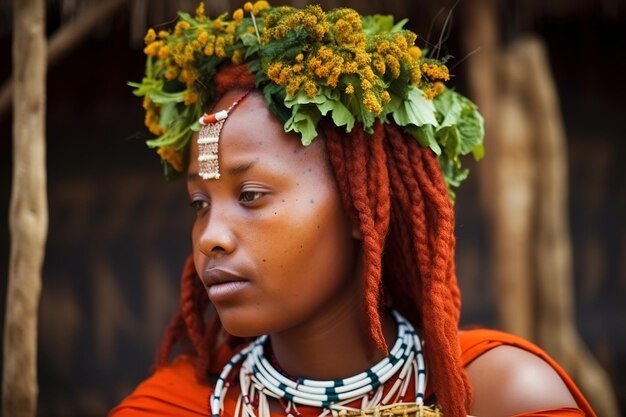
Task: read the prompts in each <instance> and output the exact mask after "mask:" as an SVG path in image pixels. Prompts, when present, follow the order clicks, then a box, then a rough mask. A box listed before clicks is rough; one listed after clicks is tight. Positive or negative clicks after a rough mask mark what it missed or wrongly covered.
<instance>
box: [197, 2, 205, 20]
mask: <svg viewBox="0 0 626 417" xmlns="http://www.w3.org/2000/svg"><path fill="white" fill-rule="evenodd" d="M204 12H205V10H204V3H203V2H201V3H200V4H198V7H196V20H197V21H199V22H203V21H205V20H206V16H205V14H204Z"/></svg>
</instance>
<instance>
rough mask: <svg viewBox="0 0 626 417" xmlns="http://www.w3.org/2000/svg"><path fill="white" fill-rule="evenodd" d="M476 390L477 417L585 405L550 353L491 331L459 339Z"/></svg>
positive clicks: (504, 334)
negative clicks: (478, 416) (578, 402)
mask: <svg viewBox="0 0 626 417" xmlns="http://www.w3.org/2000/svg"><path fill="white" fill-rule="evenodd" d="M460 342H461V349H462V352H463V355H462V356H463V358H462V360H463V362H464V364H465V366H466V370H467V373H468V376H469V378H470V382H471V385H472V388H473V394H474V406H473V410H472V411H473V414H475V415H480V416H512V415H518V414H521V413H524V412H529V411H535V410H567V409H570V410H571V409H577V408H579V405H578V404H577V398H575V396H580V399H581V401H582V402H585V404H586V401H585V400H584V398H582V395H580V393H579V392H578V390H577V388H576V387H575V386H574V385H573V382H571V379H569V377H568V376H567V374H566V373H565V372H564V371H563V370H562V369H561V368H560V367H559V366H558V364H556V362H554V360H553V359H552V358H550V357H549V356H548V355H547V354H546V353H545V352H543V351H542V350H541V349H539V348H538V347H537V346H535V345H533V344H532V343H530V342H528V341H526V340H524V339H521V338H519V337H516V336H513V335H509V334H506V333H502V332H497V331H490V330H473V331H469V332H464V333H462V334H461V336H460Z"/></svg>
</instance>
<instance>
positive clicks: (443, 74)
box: [422, 64, 450, 81]
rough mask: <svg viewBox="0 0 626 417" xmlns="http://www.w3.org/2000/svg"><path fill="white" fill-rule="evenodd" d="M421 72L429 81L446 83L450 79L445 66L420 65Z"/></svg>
mask: <svg viewBox="0 0 626 417" xmlns="http://www.w3.org/2000/svg"><path fill="white" fill-rule="evenodd" d="M422 72H423V73H424V74H426V76H427V77H428V78H430V79H431V80H443V81H448V80H449V79H450V73H449V72H448V67H446V66H445V65H437V64H422Z"/></svg>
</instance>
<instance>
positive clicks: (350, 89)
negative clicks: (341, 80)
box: [345, 84, 354, 95]
mask: <svg viewBox="0 0 626 417" xmlns="http://www.w3.org/2000/svg"><path fill="white" fill-rule="evenodd" d="M345 92H346V94H348V95H350V94H354V86H353V85H352V84H348V85H347V86H346V89H345Z"/></svg>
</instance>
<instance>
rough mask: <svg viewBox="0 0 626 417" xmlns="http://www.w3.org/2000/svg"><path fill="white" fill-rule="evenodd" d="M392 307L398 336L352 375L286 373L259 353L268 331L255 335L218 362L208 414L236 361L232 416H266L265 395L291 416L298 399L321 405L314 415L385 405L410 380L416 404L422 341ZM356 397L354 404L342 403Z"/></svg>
mask: <svg viewBox="0 0 626 417" xmlns="http://www.w3.org/2000/svg"><path fill="white" fill-rule="evenodd" d="M392 313H393V315H394V317H395V319H396V322H397V325H398V336H397V339H396V341H395V343H394V345H393V347H392V349H391V351H390V352H389V355H388V356H387V357H385V358H383V359H382V360H381V361H380V362H378V363H377V364H375V365H374V366H373V367H371V368H369V369H368V370H366V371H364V372H361V373H360V374H358V375H355V376H352V377H348V378H344V379H338V380H333V381H319V380H312V379H307V378H298V379H296V380H294V379H290V378H288V377H286V376H285V375H283V374H282V373H281V372H280V371H278V370H277V369H276V368H275V367H274V366H273V365H272V364H271V363H270V361H269V360H268V359H267V358H266V357H265V355H264V345H265V343H266V341H267V338H268V336H267V335H263V336H260V337H258V338H257V339H256V340H254V341H253V342H252V343H251V344H250V345H248V346H247V347H246V348H244V349H243V350H241V351H240V352H238V353H236V354H235V355H234V356H233V357H232V358H231V359H230V361H229V362H228V363H227V364H226V366H224V369H223V370H222V372H221V374H220V376H219V378H218V379H217V382H216V384H215V389H214V390H213V394H212V395H211V397H210V399H209V404H210V408H211V414H212V417H220V414H221V411H222V410H223V408H224V397H225V396H226V392H227V390H228V388H229V385H230V384H229V383H228V382H227V381H228V380H229V375H230V374H231V372H232V370H233V368H235V366H236V365H237V364H238V363H239V362H241V361H243V362H242V364H241V368H240V370H239V384H240V388H241V394H240V395H239V398H238V399H237V403H236V406H235V411H234V414H233V417H270V402H269V401H268V397H271V398H276V399H278V400H279V402H280V404H281V406H282V407H283V410H284V412H285V414H286V415H288V416H296V417H297V416H299V415H300V413H299V412H298V409H297V406H298V405H305V406H313V407H319V408H321V409H322V412H321V413H320V414H319V417H325V416H327V415H329V414H332V415H333V416H338V415H345V414H346V413H354V412H358V411H360V410H368V409H372V408H377V407H385V406H387V405H390V404H392V403H398V402H400V403H402V398H403V397H404V395H405V394H406V392H407V389H408V388H409V386H410V384H411V381H413V383H414V385H415V403H412V404H414V405H416V406H417V407H418V408H422V406H423V404H424V393H425V391H426V379H427V378H426V365H425V362H424V354H423V352H422V342H421V340H420V338H419V336H418V335H417V332H416V331H415V329H414V328H413V326H412V325H411V323H409V321H408V320H407V319H405V318H404V317H403V316H402V315H400V314H399V313H398V312H397V311H395V310H392ZM395 375H397V379H396V380H395V382H394V383H393V385H392V386H391V388H390V389H389V390H388V391H387V392H384V391H385V390H384V385H385V383H386V382H387V381H389V380H391V379H392V378H393V377H394V376H395ZM357 400H361V406H360V408H359V409H356V408H354V407H350V406H348V404H350V403H352V402H354V401H357Z"/></svg>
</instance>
